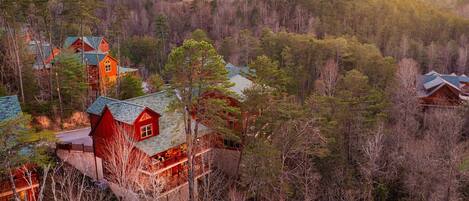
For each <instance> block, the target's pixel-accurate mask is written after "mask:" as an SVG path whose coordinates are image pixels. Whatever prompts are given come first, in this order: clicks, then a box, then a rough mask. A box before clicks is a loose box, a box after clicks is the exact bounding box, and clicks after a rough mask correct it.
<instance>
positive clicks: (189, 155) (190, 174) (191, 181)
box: [186, 106, 195, 201]
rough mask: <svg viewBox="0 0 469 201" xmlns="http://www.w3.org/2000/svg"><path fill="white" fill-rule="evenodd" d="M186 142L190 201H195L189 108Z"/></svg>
mask: <svg viewBox="0 0 469 201" xmlns="http://www.w3.org/2000/svg"><path fill="white" fill-rule="evenodd" d="M186 142H187V165H188V178H187V180H188V181H187V182H188V186H189V201H195V198H194V164H193V162H194V160H193V157H192V156H193V153H192V152H193V142H194V139H193V136H192V117H191V112H190V109H189V106H188V107H186Z"/></svg>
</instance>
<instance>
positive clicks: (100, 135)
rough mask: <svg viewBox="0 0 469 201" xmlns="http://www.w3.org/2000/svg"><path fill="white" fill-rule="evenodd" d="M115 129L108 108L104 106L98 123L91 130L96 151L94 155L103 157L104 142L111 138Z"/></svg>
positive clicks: (114, 123)
mask: <svg viewBox="0 0 469 201" xmlns="http://www.w3.org/2000/svg"><path fill="white" fill-rule="evenodd" d="M115 129H116V122H115V120H114V118H113V117H112V114H111V112H110V111H109V109H107V107H106V108H104V111H103V114H102V117H101V119H100V120H99V123H98V125H97V126H96V127H95V128H94V129H93V130H92V137H93V143H94V147H95V151H96V156H98V157H100V158H103V155H104V154H103V153H105V152H104V149H103V147H105V145H106V142H107V141H108V140H111V139H112V136H113V135H114V132H115Z"/></svg>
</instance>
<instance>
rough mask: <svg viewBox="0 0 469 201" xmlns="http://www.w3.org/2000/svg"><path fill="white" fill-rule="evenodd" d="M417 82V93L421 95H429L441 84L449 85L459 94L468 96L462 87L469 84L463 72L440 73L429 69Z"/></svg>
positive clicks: (468, 79)
mask: <svg viewBox="0 0 469 201" xmlns="http://www.w3.org/2000/svg"><path fill="white" fill-rule="evenodd" d="M419 83H420V84H419V95H420V96H421V97H426V96H430V95H431V94H433V93H434V92H435V91H437V90H438V89H439V88H441V87H443V86H449V87H451V88H452V89H453V90H455V91H458V92H459V93H460V96H469V93H468V92H467V91H466V90H465V89H464V87H466V86H467V85H469V77H467V76H466V75H464V74H462V75H456V74H455V73H452V74H440V73H437V72H435V71H430V72H429V73H427V74H425V75H422V76H421V77H420V78H419ZM461 98H464V97H461Z"/></svg>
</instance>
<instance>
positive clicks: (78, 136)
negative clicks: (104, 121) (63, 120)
mask: <svg viewBox="0 0 469 201" xmlns="http://www.w3.org/2000/svg"><path fill="white" fill-rule="evenodd" d="M90 132H91V128H90V127H87V128H80V129H76V130H71V131H63V132H58V133H57V134H56V136H57V138H58V140H59V141H60V142H66V143H72V144H82V145H85V146H93V140H92V139H91V137H90V136H88V135H89V134H90Z"/></svg>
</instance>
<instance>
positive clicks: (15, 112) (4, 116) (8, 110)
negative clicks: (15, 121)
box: [0, 95, 21, 122]
mask: <svg viewBox="0 0 469 201" xmlns="http://www.w3.org/2000/svg"><path fill="white" fill-rule="evenodd" d="M20 114H21V106H20V102H19V101H18V97H17V96H16V95H14V96H3V97H0V122H1V121H5V120H9V119H12V118H16V117H18V116H19V115H20Z"/></svg>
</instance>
